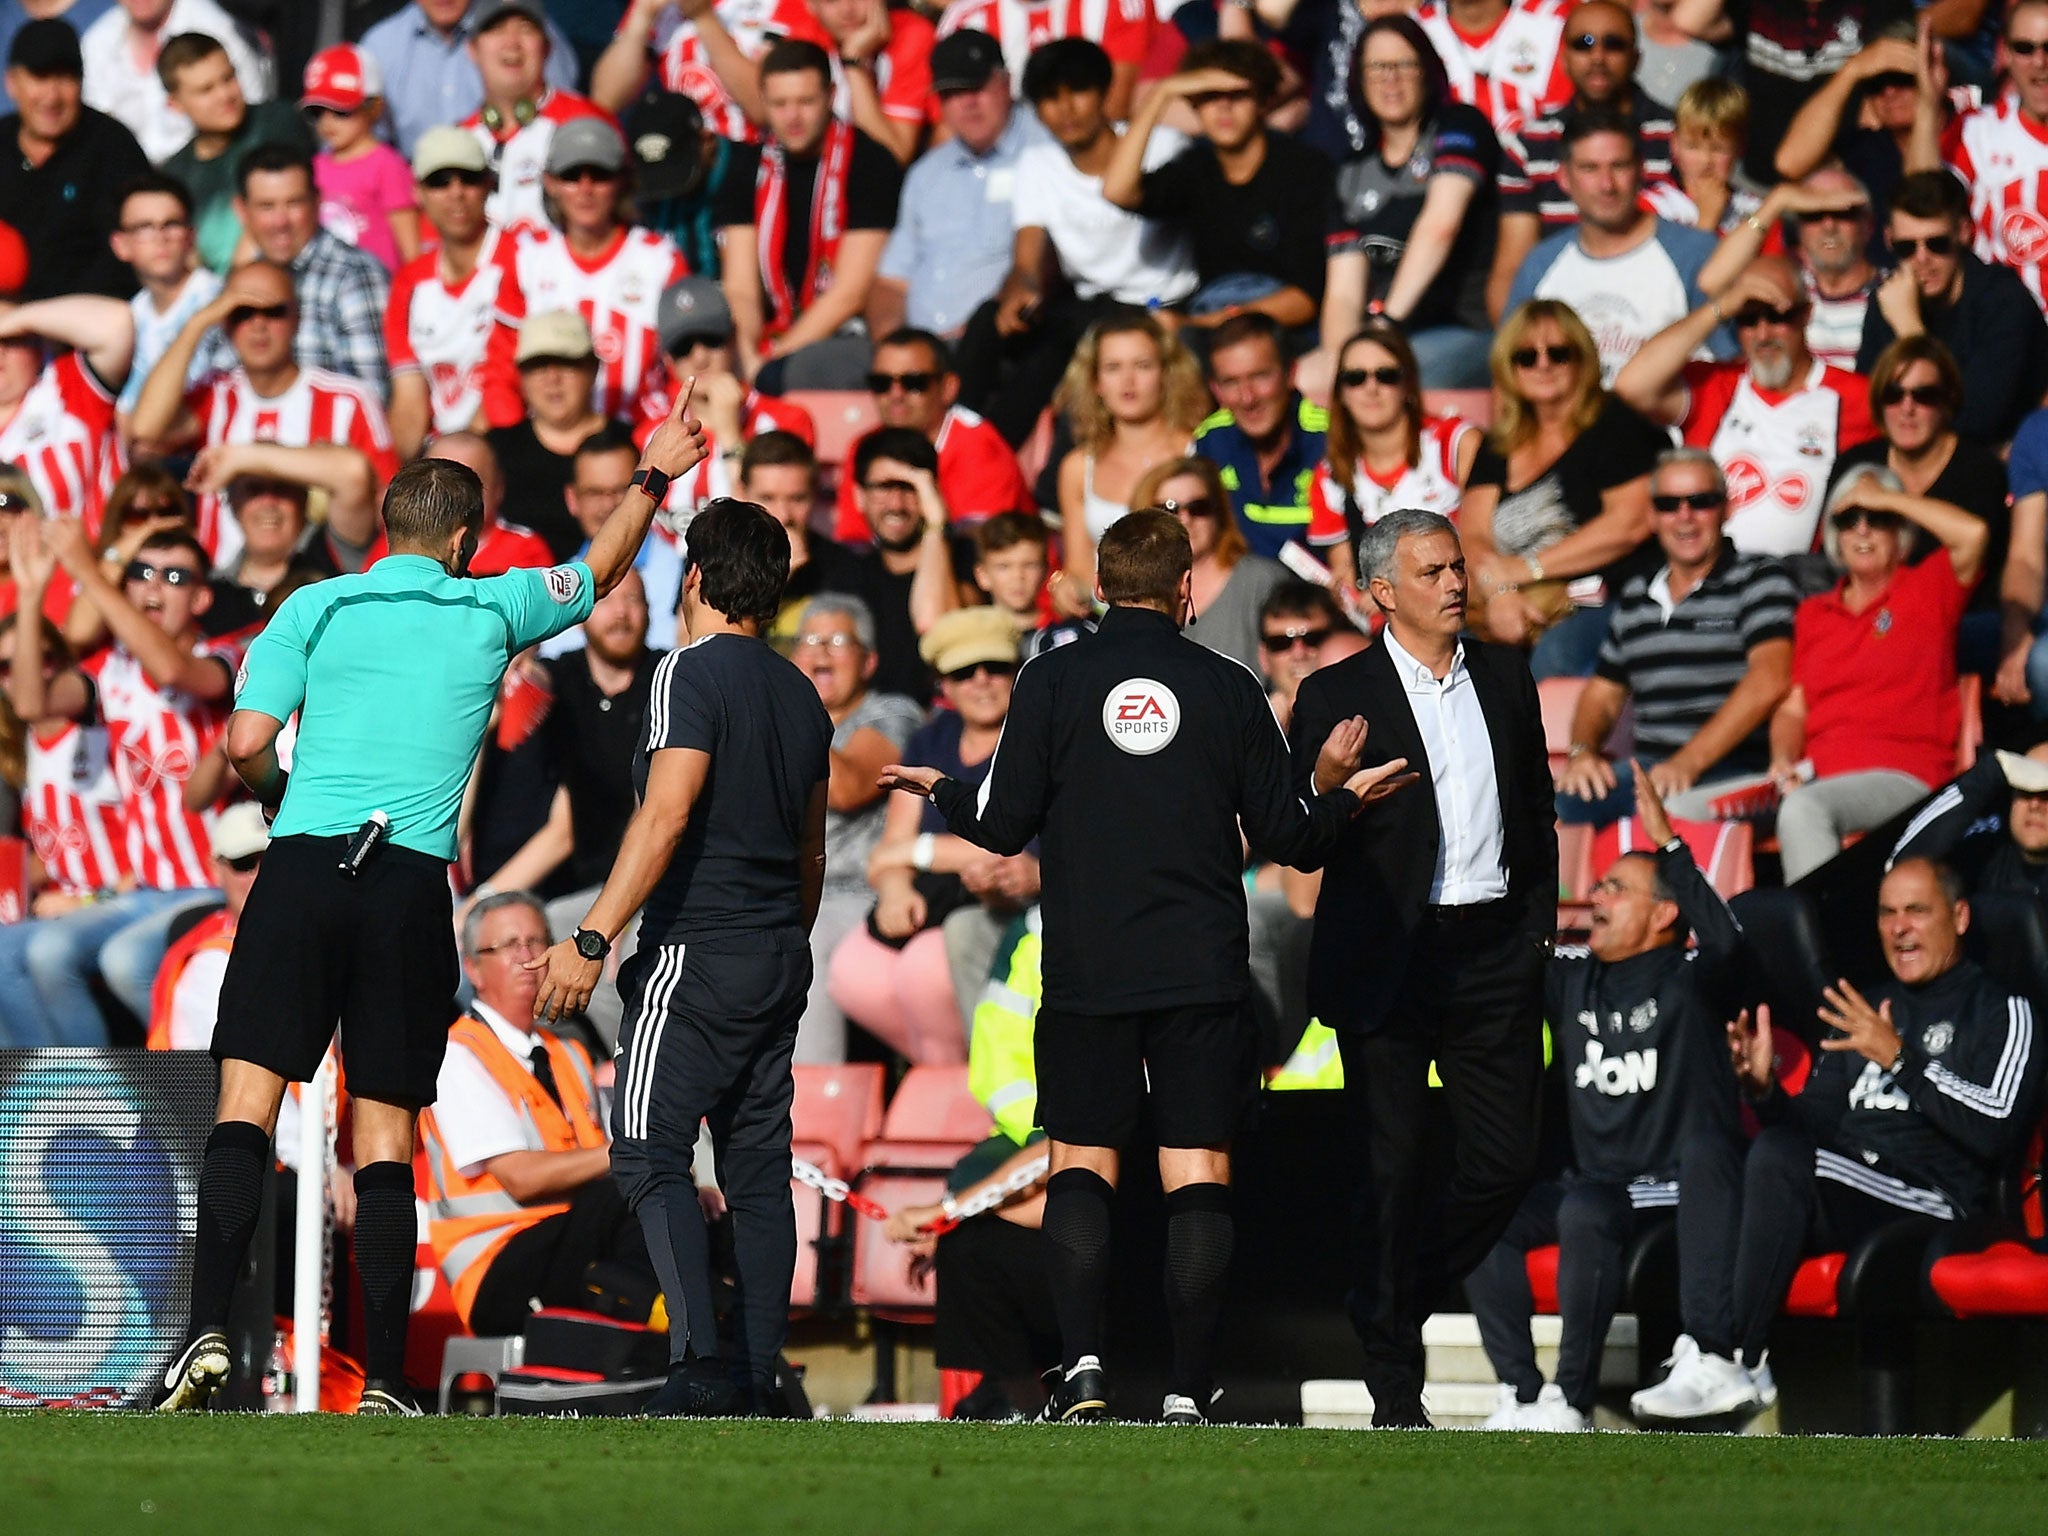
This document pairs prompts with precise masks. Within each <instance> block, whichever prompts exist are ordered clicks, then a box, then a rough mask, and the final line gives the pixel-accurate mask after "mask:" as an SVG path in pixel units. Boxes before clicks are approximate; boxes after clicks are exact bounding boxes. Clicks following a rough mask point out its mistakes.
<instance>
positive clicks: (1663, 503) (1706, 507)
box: [1650, 491, 1728, 516]
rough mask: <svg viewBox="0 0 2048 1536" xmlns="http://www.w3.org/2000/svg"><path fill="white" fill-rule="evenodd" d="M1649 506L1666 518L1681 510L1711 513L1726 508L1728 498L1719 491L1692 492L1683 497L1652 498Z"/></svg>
mask: <svg viewBox="0 0 2048 1536" xmlns="http://www.w3.org/2000/svg"><path fill="white" fill-rule="evenodd" d="M1650 505H1651V506H1652V507H1653V508H1655V509H1656V510H1657V511H1659V512H1662V513H1665V514H1666V515H1667V516H1668V515H1669V514H1670V513H1673V512H1677V511H1679V510H1681V509H1685V510H1689V511H1693V512H1713V511H1717V510H1719V509H1720V508H1722V507H1725V506H1727V505H1728V498H1727V496H1726V495H1724V494H1723V493H1722V492H1720V491H1693V492H1691V493H1689V494H1687V495H1684V496H1652V497H1651V498H1650Z"/></svg>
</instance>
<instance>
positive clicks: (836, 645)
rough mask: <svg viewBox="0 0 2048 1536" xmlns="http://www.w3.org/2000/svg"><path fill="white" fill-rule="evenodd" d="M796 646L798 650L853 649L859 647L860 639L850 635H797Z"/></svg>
mask: <svg viewBox="0 0 2048 1536" xmlns="http://www.w3.org/2000/svg"><path fill="white" fill-rule="evenodd" d="M796 648H797V649H798V650H800V651H853V650H858V649H860V641H859V640H857V639H855V638H854V637H853V636H852V635H798V636H797V637H796Z"/></svg>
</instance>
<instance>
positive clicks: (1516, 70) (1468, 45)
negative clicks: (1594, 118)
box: [1414, 0, 1572, 133]
mask: <svg viewBox="0 0 2048 1536" xmlns="http://www.w3.org/2000/svg"><path fill="white" fill-rule="evenodd" d="M1568 9H1569V6H1567V5H1566V4H1565V3H1564V0H1513V3H1512V4H1510V5H1509V7H1508V10H1507V14H1506V15H1504V16H1502V17H1501V19H1500V20H1499V21H1497V22H1495V23H1494V24H1493V25H1492V26H1491V27H1489V28H1488V29H1487V30H1486V31H1485V32H1482V33H1472V32H1467V31H1465V30H1464V29H1463V28H1461V27H1459V26H1457V25H1456V24H1455V23H1453V22H1452V20H1451V12H1450V4H1449V0H1423V3H1422V4H1421V5H1420V6H1418V7H1417V8H1416V9H1415V12H1414V16H1415V20H1416V21H1417V22H1418V23H1419V24H1420V25H1421V27H1422V30H1423V31H1424V32H1425V33H1427V34H1428V35H1429V40H1430V42H1431V43H1433V44H1435V46H1436V51H1437V56H1438V57H1439V58H1441V59H1442V60H1443V61H1444V73H1445V74H1447V75H1448V76H1449V77H1450V82H1451V94H1452V95H1453V96H1455V97H1457V99H1458V100H1460V101H1462V102H1464V103H1465V105H1467V106H1468V107H1477V108H1478V109H1479V110H1480V111H1481V112H1484V113H1485V114H1486V117H1487V121H1489V122H1491V123H1492V124H1493V130H1494V132H1495V133H1513V132H1514V131H1516V130H1517V129H1518V128H1520V127H1521V126H1522V124H1524V123H1527V122H1533V121H1535V120H1536V119H1537V118H1539V117H1544V116H1547V115H1549V114H1550V113H1551V112H1554V111H1556V110H1558V109H1559V108H1561V107H1563V106H1564V105H1565V104H1566V103H1567V102H1569V101H1570V100H1571V99H1572V83H1571V80H1570V78H1569V77H1568V76H1567V75H1566V74H1565V72H1564V48H1563V42H1564V18H1565V12H1566V11H1567V10H1568Z"/></svg>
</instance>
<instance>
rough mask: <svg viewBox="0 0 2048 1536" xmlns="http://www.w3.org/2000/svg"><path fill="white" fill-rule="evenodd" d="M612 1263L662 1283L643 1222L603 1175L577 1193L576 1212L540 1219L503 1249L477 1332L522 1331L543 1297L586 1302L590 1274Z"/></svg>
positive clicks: (551, 1302) (563, 1303)
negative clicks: (598, 1266) (651, 1259)
mask: <svg viewBox="0 0 2048 1536" xmlns="http://www.w3.org/2000/svg"><path fill="white" fill-rule="evenodd" d="M607 1261H608V1262H610V1263H614V1264H621V1265H624V1266H626V1267H627V1268H629V1269H632V1270H633V1271H635V1272H636V1273H638V1274H642V1275H644V1276H646V1278H647V1281H648V1283H649V1285H650V1286H652V1285H653V1284H654V1283H655V1282H654V1266H653V1265H652V1264H651V1263H649V1262H648V1259H647V1240H646V1238H645V1237H644V1236H642V1235H641V1231H640V1222H639V1220H638V1219H637V1218H636V1217H635V1216H634V1215H633V1213H632V1212H631V1211H630V1210H628V1209H627V1208H626V1202H625V1199H624V1197H622V1196H621V1195H620V1194H619V1186H618V1185H617V1184H615V1183H613V1182H612V1181H611V1179H609V1178H598V1179H592V1180H591V1181H590V1182H589V1183H588V1184H585V1185H583V1186H582V1187H581V1188H579V1189H578V1190H577V1191H576V1192H575V1193H574V1194H572V1195H571V1196H570V1197H569V1209H568V1210H566V1211H563V1212H562V1213H561V1214H560V1215H558V1216H550V1217H548V1219H547V1220H545V1221H537V1222H535V1223H534V1224H533V1225H532V1226H530V1227H528V1228H527V1229H526V1230H525V1231H524V1232H521V1233H520V1234H519V1235H518V1236H517V1237H514V1238H513V1239H512V1241H510V1242H509V1243H507V1244H506V1245H505V1246H504V1247H503V1248H500V1249H499V1250H498V1254H497V1257H496V1258H494V1259H492V1260H491V1267H490V1268H489V1269H487V1270H485V1271H484V1278H483V1280H482V1282H481V1283H479V1284H478V1286H477V1288H476V1300H475V1302H474V1303H473V1304H472V1305H471V1307H470V1313H469V1326H470V1329H471V1331H472V1332H475V1333H479V1334H483V1335H487V1336H488V1335H492V1334H510V1333H521V1332H523V1331H524V1330H525V1328H526V1319H527V1317H528V1316H529V1315H530V1314H531V1313H532V1311H533V1303H534V1302H536V1301H538V1302H539V1303H540V1304H541V1305H542V1306H544V1307H576V1306H583V1305H585V1304H586V1302H587V1301H588V1296H587V1295H586V1293H585V1289H584V1274H585V1271H587V1270H588V1269H589V1268H590V1266H591V1265H592V1264H596V1263H601V1262H607Z"/></svg>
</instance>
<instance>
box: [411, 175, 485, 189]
mask: <svg viewBox="0 0 2048 1536" xmlns="http://www.w3.org/2000/svg"><path fill="white" fill-rule="evenodd" d="M490 179H491V173H490V172H489V171H463V170H446V171H436V172H434V174H433V175H431V176H428V177H426V178H425V179H424V180H423V181H421V182H420V185H421V186H423V187H425V188H426V189H427V190H428V191H429V192H445V191H447V190H448V188H450V187H452V186H454V185H455V184H456V183H457V182H460V183H461V184H462V185H463V186H465V187H481V186H484V185H486V184H487V183H488V182H489V181H490Z"/></svg>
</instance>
